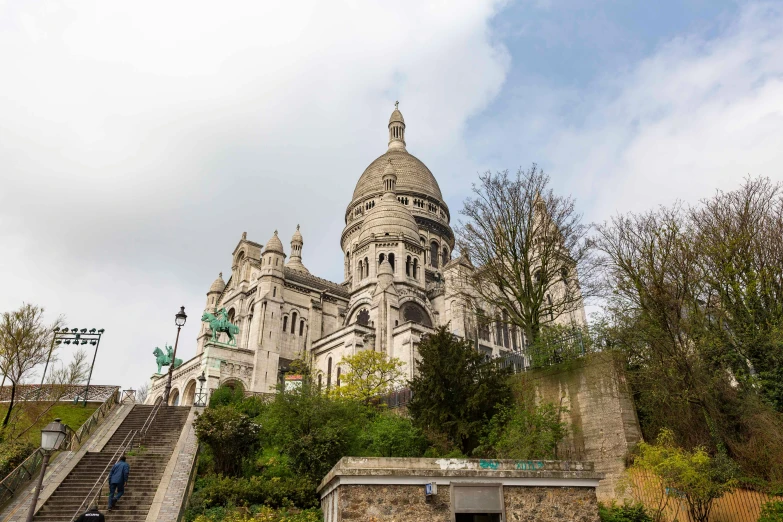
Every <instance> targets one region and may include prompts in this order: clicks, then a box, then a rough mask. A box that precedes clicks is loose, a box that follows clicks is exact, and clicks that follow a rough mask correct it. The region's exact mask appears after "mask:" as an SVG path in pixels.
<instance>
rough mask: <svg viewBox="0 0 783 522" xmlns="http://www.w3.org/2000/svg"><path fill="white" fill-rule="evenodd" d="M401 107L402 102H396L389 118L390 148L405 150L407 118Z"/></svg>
mask: <svg viewBox="0 0 783 522" xmlns="http://www.w3.org/2000/svg"><path fill="white" fill-rule="evenodd" d="M399 107H400V102H398V101H397V102H394V112H392V114H391V117H390V118H389V150H392V149H397V150H405V119H403V117H402V113H401V112H400V108H399Z"/></svg>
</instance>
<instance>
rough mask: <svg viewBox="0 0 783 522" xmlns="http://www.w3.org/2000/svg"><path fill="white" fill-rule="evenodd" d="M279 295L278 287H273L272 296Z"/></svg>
mask: <svg viewBox="0 0 783 522" xmlns="http://www.w3.org/2000/svg"><path fill="white" fill-rule="evenodd" d="M276 295H277V287H276V286H275V287H272V297H275V296H276Z"/></svg>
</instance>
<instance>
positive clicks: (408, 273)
mask: <svg viewBox="0 0 783 522" xmlns="http://www.w3.org/2000/svg"><path fill="white" fill-rule="evenodd" d="M411 268H412V267H411V256H408V257H406V258H405V275H406V276H408V277H410V276H411Z"/></svg>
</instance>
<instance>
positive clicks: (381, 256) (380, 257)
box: [378, 254, 386, 266]
mask: <svg viewBox="0 0 783 522" xmlns="http://www.w3.org/2000/svg"><path fill="white" fill-rule="evenodd" d="M384 259H386V254H381V255H380V256H378V266H381V263H383V260H384Z"/></svg>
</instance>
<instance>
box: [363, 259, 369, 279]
mask: <svg viewBox="0 0 783 522" xmlns="http://www.w3.org/2000/svg"><path fill="white" fill-rule="evenodd" d="M369 276H370V260H369V259H367V258H366V257H365V258H364V277H369Z"/></svg>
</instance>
